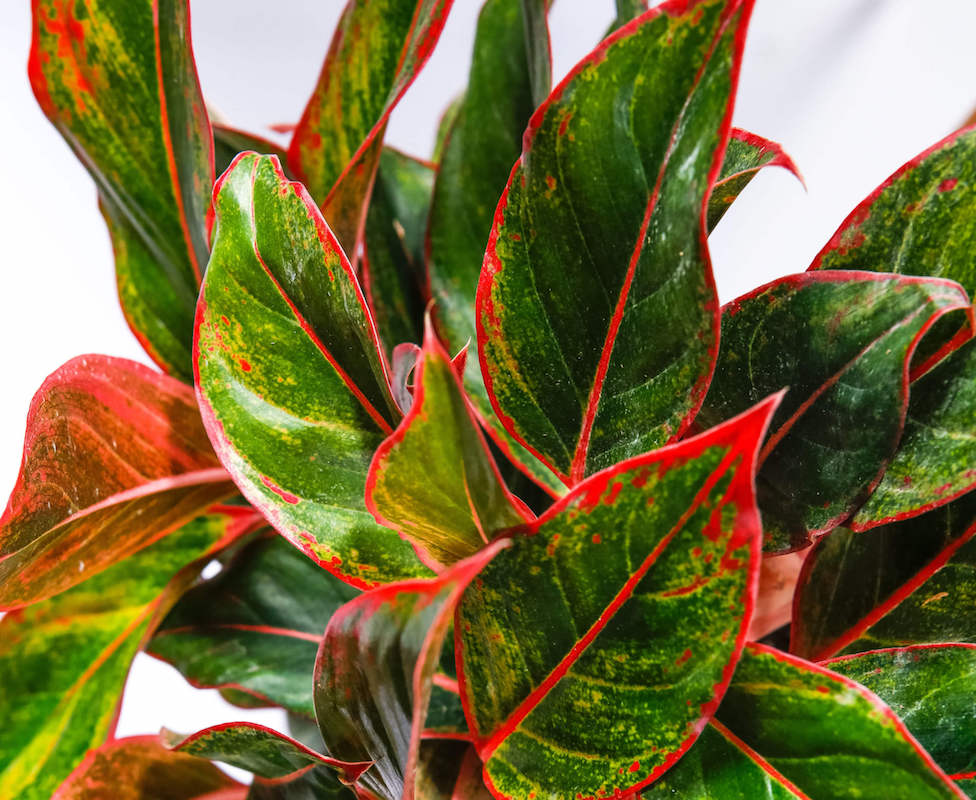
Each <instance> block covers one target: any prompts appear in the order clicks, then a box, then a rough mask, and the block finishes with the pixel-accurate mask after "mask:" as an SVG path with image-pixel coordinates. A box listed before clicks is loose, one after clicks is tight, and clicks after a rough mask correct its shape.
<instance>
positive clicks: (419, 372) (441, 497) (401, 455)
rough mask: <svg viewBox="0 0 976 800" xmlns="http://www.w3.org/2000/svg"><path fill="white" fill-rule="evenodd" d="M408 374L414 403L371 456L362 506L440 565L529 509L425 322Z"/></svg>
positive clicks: (474, 548) (518, 520) (520, 519)
mask: <svg viewBox="0 0 976 800" xmlns="http://www.w3.org/2000/svg"><path fill="white" fill-rule="evenodd" d="M414 374H415V377H414V383H415V387H416V388H415V389H414V395H413V405H412V406H411V407H410V411H409V413H408V414H407V415H406V416H405V417H404V418H403V421H402V422H401V423H400V425H399V427H398V428H397V429H396V430H395V431H394V432H393V433H392V434H391V435H390V436H389V437H388V438H387V439H386V440H385V441H384V442H383V443H382V444H381V445H380V446H379V448H377V450H376V454H375V455H374V456H373V462H372V464H371V465H370V469H369V476H368V478H367V479H366V507H367V508H368V509H369V510H370V511H371V512H372V514H373V516H374V517H376V521H377V522H378V523H380V524H381V525H384V526H386V527H387V528H392V529H393V530H395V531H397V532H398V533H399V534H400V535H401V536H403V537H404V538H405V539H406V540H407V541H409V542H411V543H412V544H413V546H414V547H415V548H416V550H417V554H418V556H420V558H421V560H422V561H423V562H424V563H425V564H427V565H428V566H430V567H431V568H432V569H435V570H438V571H439V570H440V569H442V568H443V567H445V566H449V565H451V564H454V563H456V562H458V561H460V560H461V559H464V558H467V557H468V556H472V555H474V554H475V553H476V552H478V550H480V549H481V548H483V547H484V546H485V545H486V544H487V543H488V542H489V541H491V540H492V539H494V538H495V537H496V536H497V535H498V534H499V532H501V531H503V530H505V529H507V528H512V527H515V526H517V525H521V524H523V523H525V522H526V521H527V520H529V519H532V514H531V512H530V511H528V509H526V508H525V507H524V505H522V504H521V503H520V502H519V501H518V499H517V498H515V497H513V496H512V495H511V494H510V493H509V491H508V488H507V487H506V486H505V483H504V481H503V480H502V477H501V475H500V474H499V472H498V467H497V466H496V464H495V461H494V459H493V458H492V456H491V453H490V452H489V450H488V443H487V442H486V441H485V439H484V436H483V435H482V433H481V430H480V428H479V427H478V422H477V419H476V418H475V417H474V415H473V414H472V412H471V410H470V409H469V407H468V404H467V401H466V400H465V396H464V390H463V388H462V387H461V382H460V380H459V378H458V376H457V373H456V372H455V369H454V366H453V365H452V364H451V359H450V356H448V354H447V352H446V351H445V350H444V348H443V347H442V346H441V344H440V342H439V341H438V340H437V336H436V334H435V333H434V330H433V328H432V326H431V324H430V323H429V322H428V325H427V331H426V334H425V336H424V349H423V352H422V354H421V356H420V358H419V359H418V361H417V368H416V370H415V373H414Z"/></svg>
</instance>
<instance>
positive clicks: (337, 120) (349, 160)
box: [288, 0, 453, 252]
mask: <svg viewBox="0 0 976 800" xmlns="http://www.w3.org/2000/svg"><path fill="white" fill-rule="evenodd" d="M452 2H453V0H369V2H365V0H349V2H348V4H347V5H346V8H345V10H344V11H343V14H342V17H341V18H340V20H339V25H338V28H337V29H336V32H335V34H334V35H333V38H332V43H331V44H330V45H329V52H328V54H327V55H326V58H325V64H324V65H323V67H322V73H321V75H320V76H319V81H318V84H317V85H316V87H315V90H314V91H313V93H312V96H311V98H310V99H309V102H308V105H307V106H306V107H305V111H304V113H303V114H302V118H301V120H300V121H299V123H298V126H297V127H296V128H295V132H294V135H293V137H292V141H291V144H290V145H289V148H288V165H289V167H290V168H291V169H292V170H294V171H295V173H296V174H297V175H298V176H299V177H300V178H301V179H302V180H303V181H304V182H305V184H306V185H307V186H308V188H309V191H310V192H311V193H312V196H313V197H314V198H315V199H316V201H317V202H318V203H319V204H320V205H321V206H322V208H323V211H324V213H325V217H326V219H327V220H328V221H329V224H330V226H331V227H332V228H333V230H335V231H336V233H337V235H338V238H339V241H341V242H342V243H343V244H344V246H345V247H346V248H347V249H348V250H349V251H350V252H353V251H354V249H355V247H356V246H357V244H358V242H359V239H360V237H361V234H362V226H363V222H364V217H365V211H366V205H367V203H368V201H369V193H370V189H371V187H372V184H373V179H374V177H375V174H376V167H377V164H378V163H379V156H380V150H381V145H382V139H383V134H384V132H385V130H386V123H387V121H388V119H389V116H390V113H391V112H392V111H393V108H394V107H395V106H396V104H397V103H398V102H399V100H400V98H401V97H402V96H403V94H404V92H406V90H407V88H408V87H409V86H410V84H411V83H412V82H413V80H414V78H415V77H416V76H417V74H418V73H419V72H420V70H421V69H422V68H423V66H424V64H425V63H426V62H427V59H428V58H429V57H430V53H431V51H432V50H433V48H434V45H435V44H436V43H437V39H438V38H439V37H440V33H441V30H442V29H443V27H444V23H445V21H446V20H447V14H448V12H449V11H450V8H451V5H452Z"/></svg>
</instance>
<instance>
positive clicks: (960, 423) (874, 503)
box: [850, 339, 976, 530]
mask: <svg viewBox="0 0 976 800" xmlns="http://www.w3.org/2000/svg"><path fill="white" fill-rule="evenodd" d="M974 430H976V339H972V340H970V341H969V342H967V343H966V344H964V345H962V347H960V348H959V349H958V350H956V351H955V352H953V353H951V354H950V355H949V356H947V357H946V358H945V359H944V360H943V361H941V362H940V363H939V364H937V365H936V366H935V367H933V368H932V369H931V370H930V371H929V372H927V373H926V374H925V375H923V376H922V377H921V378H919V379H918V380H916V381H914V382H913V383H912V387H911V398H910V400H909V405H908V414H907V416H906V418H905V431H904V433H903V434H902V437H901V441H900V442H899V443H898V450H897V451H896V452H895V455H894V458H892V460H891V463H890V464H889V465H888V469H887V471H886V472H885V474H884V478H882V479H881V483H880V484H878V487H877V488H876V489H875V490H874V492H873V493H872V494H871V496H870V497H869V498H868V499H867V502H865V504H864V505H863V506H861V508H860V510H859V511H858V512H857V513H856V514H855V515H854V518H853V519H852V520H851V524H850V527H851V528H852V529H853V530H865V529H867V528H873V527H875V526H877V525H881V524H883V523H887V522H897V521H898V520H902V519H906V518H908V517H913V516H917V515H919V514H922V513H925V512H926V511H929V510H931V509H932V508H935V507H937V506H941V505H944V504H945V503H948V502H950V501H951V500H954V499H955V498H957V497H959V496H960V495H962V494H965V493H966V492H969V491H971V490H972V489H973V488H974V487H976V439H974V437H973V431H974Z"/></svg>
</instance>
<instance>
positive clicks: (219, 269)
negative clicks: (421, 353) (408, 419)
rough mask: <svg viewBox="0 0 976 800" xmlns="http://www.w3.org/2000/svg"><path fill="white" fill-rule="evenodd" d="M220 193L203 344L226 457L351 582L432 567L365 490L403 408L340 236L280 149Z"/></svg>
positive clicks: (202, 371) (209, 406)
mask: <svg viewBox="0 0 976 800" xmlns="http://www.w3.org/2000/svg"><path fill="white" fill-rule="evenodd" d="M215 206H216V227H215V233H214V241H213V255H212V256H211V259H210V264H209V266H208V268H207V277H206V280H205V281H204V284H203V291H202V294H201V298H200V305H199V313H198V320H197V339H196V347H195V350H196V354H197V369H198V376H197V386H198V391H199V393H200V399H201V411H202V413H203V416H204V424H205V425H206V427H207V429H208V432H209V433H210V436H211V438H212V441H213V442H214V444H215V446H216V448H217V453H218V455H219V456H220V458H221V461H222V462H223V463H224V465H225V466H226V467H227V469H228V470H229V471H230V473H231V475H233V477H234V479H235V481H236V482H237V485H238V486H239V487H240V489H241V491H242V492H243V494H244V496H245V497H247V498H248V500H249V501H250V502H251V503H252V504H254V506H255V507H257V508H259V509H260V510H261V511H262V512H264V514H265V516H267V518H268V521H269V522H271V524H273V525H274V526H275V527H276V528H277V529H278V531H279V532H281V533H282V534H283V535H284V536H285V537H286V538H288V539H289V540H290V541H292V542H293V543H294V544H296V545H297V546H298V547H300V548H301V549H302V550H304V551H305V552H306V553H307V554H308V555H310V556H311V557H312V558H313V559H315V560H316V561H317V562H318V563H319V564H320V565H322V566H324V567H326V568H327V569H329V570H331V571H332V572H334V573H335V574H337V575H339V576H340V577H341V578H343V579H344V580H346V581H347V582H349V583H352V584H354V585H356V586H359V587H367V586H372V585H375V584H377V583H385V582H389V581H391V580H396V579H401V578H407V577H414V576H418V575H429V574H430V573H429V571H428V570H427V569H426V568H425V567H424V566H423V565H422V564H421V563H420V562H419V561H418V560H417V557H416V554H415V553H414V552H413V549H412V548H411V547H410V545H409V544H407V543H406V542H404V541H402V540H401V539H400V537H399V536H397V535H396V534H395V533H394V532H393V531H390V530H387V529H385V528H382V527H380V526H378V525H377V524H376V523H375V522H374V521H373V519H372V517H371V516H370V514H369V512H368V511H367V510H366V507H365V505H364V503H363V494H364V488H365V484H366V471H367V469H368V468H369V462H370V460H371V458H372V456H373V451H374V450H375V449H376V448H377V447H378V446H379V444H380V442H382V441H383V439H384V438H385V437H386V436H388V435H389V434H390V433H392V432H393V427H394V425H395V421H396V420H398V419H399V416H400V412H399V411H398V410H397V408H396V405H395V404H394V401H393V398H392V395H391V393H390V386H389V382H388V378H387V370H386V361H385V359H384V357H383V355H382V353H381V352H380V350H379V348H378V342H377V338H376V331H375V328H374V326H373V322H372V319H371V317H370V315H369V312H368V310H367V308H366V305H365V302H364V300H363V296H362V292H361V291H360V288H359V284H358V282H357V281H356V278H355V276H354V275H353V273H352V268H351V267H350V265H349V262H348V260H347V259H346V257H345V255H344V254H343V252H342V250H341V249H340V248H339V245H338V243H337V242H336V240H335V237H333V236H332V234H331V232H330V231H329V229H328V227H327V226H326V225H325V223H324V221H323V220H322V217H321V214H319V212H318V209H316V207H315V205H314V204H313V203H312V201H311V199H310V198H309V196H308V194H307V192H305V190H304V188H303V187H302V186H301V184H298V183H291V182H289V181H288V180H287V179H286V178H285V177H284V175H283V174H282V172H281V167H280V164H279V163H278V160H277V159H276V158H274V157H273V156H256V155H254V154H245V155H242V156H240V157H239V158H238V160H237V161H236V162H235V164H234V166H233V167H232V168H231V169H230V170H229V171H228V172H226V173H224V176H223V178H222V179H221V181H220V183H219V184H218V187H217V191H216V194H215Z"/></svg>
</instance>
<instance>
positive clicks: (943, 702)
mask: <svg viewBox="0 0 976 800" xmlns="http://www.w3.org/2000/svg"><path fill="white" fill-rule="evenodd" d="M824 666H825V667H828V668H829V669H832V670H833V671H834V672H839V673H840V674H841V675H846V676H847V677H848V678H850V679H852V680H855V681H857V682H858V683H859V684H861V685H862V686H864V687H866V688H868V689H870V690H871V691H872V692H874V693H875V694H876V695H878V697H880V698H881V699H882V700H884V701H885V703H887V704H888V705H889V706H890V707H891V710H892V711H894V712H895V713H896V714H897V715H898V717H899V719H901V721H902V722H904V723H905V727H906V728H908V730H909V731H910V732H911V734H912V736H914V737H915V738H916V739H917V740H918V742H919V744H920V745H922V747H924V748H925V750H926V751H927V752H928V753H929V755H931V756H932V758H934V759H935V761H936V763H937V764H938V765H939V766H940V767H941V768H942V769H943V770H944V771H945V772H947V773H948V774H949V775H952V776H956V775H964V774H967V773H973V772H976V714H974V711H973V695H974V694H976V645H971V644H935V645H919V646H916V647H904V648H897V649H892V650H874V651H872V652H869V653H860V654H858V655H854V656H843V657H841V658H837V659H831V660H830V661H827V662H824Z"/></svg>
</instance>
